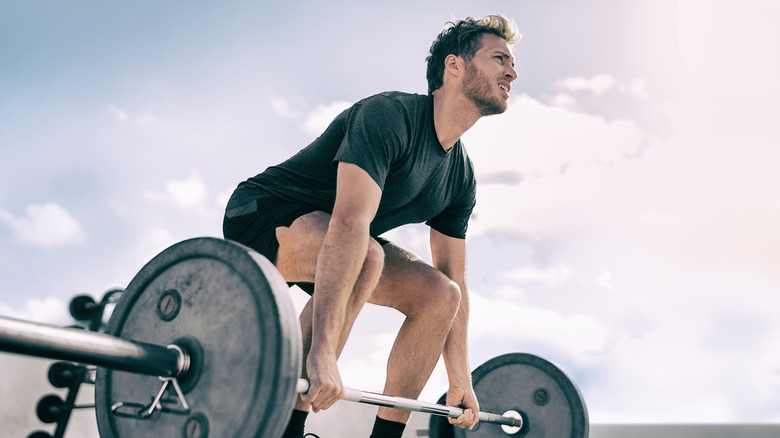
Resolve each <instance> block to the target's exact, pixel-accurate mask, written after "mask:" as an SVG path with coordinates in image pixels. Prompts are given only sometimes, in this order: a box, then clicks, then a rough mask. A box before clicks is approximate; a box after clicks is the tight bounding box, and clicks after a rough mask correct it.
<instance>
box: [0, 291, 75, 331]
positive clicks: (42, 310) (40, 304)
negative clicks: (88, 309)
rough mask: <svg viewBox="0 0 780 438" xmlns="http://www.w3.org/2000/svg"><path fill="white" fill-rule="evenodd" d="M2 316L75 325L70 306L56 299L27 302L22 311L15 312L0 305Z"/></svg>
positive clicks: (2, 304) (8, 307)
mask: <svg viewBox="0 0 780 438" xmlns="http://www.w3.org/2000/svg"><path fill="white" fill-rule="evenodd" d="M0 315H5V316H8V317H11V318H17V319H23V320H26V321H34V322H42V323H46V324H53V325H67V324H72V323H73V318H72V317H71V316H70V312H69V310H68V305H66V304H65V303H64V302H62V301H61V300H59V299H58V298H54V297H46V298H34V299H30V300H27V301H25V303H24V308H23V309H22V310H14V309H12V308H11V307H10V306H8V305H6V304H4V303H0Z"/></svg>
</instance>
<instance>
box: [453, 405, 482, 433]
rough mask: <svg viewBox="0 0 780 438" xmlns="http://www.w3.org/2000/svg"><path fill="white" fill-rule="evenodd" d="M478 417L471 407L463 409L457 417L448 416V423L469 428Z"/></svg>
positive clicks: (475, 422) (474, 423)
mask: <svg viewBox="0 0 780 438" xmlns="http://www.w3.org/2000/svg"><path fill="white" fill-rule="evenodd" d="M478 420H479V418H478V417H477V416H476V415H474V411H472V410H471V409H465V410H464V411H463V413H462V414H461V415H460V416H459V417H458V418H449V422H450V424H452V425H454V426H458V427H460V428H461V429H467V428H468V429H469V430H471V429H472V428H473V427H474V425H476V424H477V421H478Z"/></svg>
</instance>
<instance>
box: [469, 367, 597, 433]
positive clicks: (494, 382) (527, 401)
mask: <svg viewBox="0 0 780 438" xmlns="http://www.w3.org/2000/svg"><path fill="white" fill-rule="evenodd" d="M472 380H473V382H474V391H475V392H476V394H477V399H478V400H479V408H480V409H483V410H485V411H486V412H493V413H495V414H499V415H503V414H504V413H505V412H507V411H509V410H514V411H517V412H520V413H521V415H523V419H524V421H525V426H524V427H523V429H522V430H521V431H520V432H518V433H515V434H514V435H510V434H507V433H506V432H504V430H503V429H502V428H501V426H500V425H497V424H488V423H478V427H476V428H475V430H472V431H469V430H464V429H460V428H458V427H456V428H454V432H455V437H456V438H465V437H468V438H478V437H507V436H513V437H518V438H519V437H523V438H586V437H587V436H588V433H589V423H588V410H587V407H586V406H585V401H584V400H583V398H582V395H581V394H580V391H579V389H577V386H576V385H575V384H574V382H573V381H572V380H571V379H570V378H569V376H568V375H566V373H565V372H564V371H562V370H561V369H560V368H558V367H557V366H555V365H554V364H552V363H551V362H549V361H547V360H545V359H542V358H541V357H538V356H534V355H532V354H526V353H510V354H505V355H502V356H498V357H495V358H493V359H490V360H489V361H487V362H485V363H484V364H482V365H480V366H479V367H477V369H475V370H474V372H473V373H472Z"/></svg>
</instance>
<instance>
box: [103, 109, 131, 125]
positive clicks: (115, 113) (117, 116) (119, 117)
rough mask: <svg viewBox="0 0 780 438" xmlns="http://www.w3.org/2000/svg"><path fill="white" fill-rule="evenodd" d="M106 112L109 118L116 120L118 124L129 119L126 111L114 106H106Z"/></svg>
mask: <svg viewBox="0 0 780 438" xmlns="http://www.w3.org/2000/svg"><path fill="white" fill-rule="evenodd" d="M108 112H109V114H111V116H112V117H113V118H114V120H116V121H118V122H122V123H124V122H126V121H127V120H128V118H129V116H128V115H127V111H125V110H123V109H120V108H117V107H116V106H114V105H109V106H108Z"/></svg>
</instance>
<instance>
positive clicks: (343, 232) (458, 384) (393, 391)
mask: <svg viewBox="0 0 780 438" xmlns="http://www.w3.org/2000/svg"><path fill="white" fill-rule="evenodd" d="M449 24H450V26H449V27H447V28H445V29H444V30H443V31H442V33H441V34H439V36H438V37H437V39H436V40H435V41H434V43H433V44H432V46H431V51H430V56H428V58H427V62H428V68H427V77H428V95H427V96H422V95H414V94H406V93H400V92H388V93H382V94H379V95H375V96H371V97H369V98H366V99H364V100H362V101H360V102H358V103H356V104H355V105H354V106H352V107H351V108H349V109H347V110H346V111H344V112H343V113H341V114H340V115H339V116H338V117H336V119H334V121H333V122H332V123H331V124H330V126H329V127H328V128H327V129H326V130H325V132H324V133H323V134H322V135H321V136H320V137H319V138H317V139H316V140H315V141H314V142H313V143H311V144H310V145H309V146H307V147H306V148H304V149H303V150H301V151H300V152H298V153H297V154H296V155H295V156H293V157H292V158H290V159H289V160H287V161H285V162H284V163H282V164H280V165H278V166H274V167H270V168H268V169H267V170H266V171H265V172H263V173H261V174H260V175H257V176H256V177H253V178H250V179H249V180H247V181H245V182H243V183H241V184H240V185H239V186H238V188H237V189H236V191H235V192H234V193H233V196H232V197H231V199H230V201H229V203H228V206H227V210H226V213H225V221H224V234H225V238H227V239H232V240H236V241H238V242H241V243H244V244H246V245H248V246H250V247H252V248H255V249H256V250H258V251H259V252H260V253H262V254H264V255H265V256H266V257H268V258H269V260H271V261H273V262H274V264H275V265H276V267H277V268H278V269H279V271H280V272H281V273H282V275H283V276H284V278H285V279H286V280H287V281H288V282H290V283H310V282H313V283H314V289H313V292H310V293H311V294H312V299H311V300H309V302H308V304H307V305H306V306H305V307H304V309H303V311H302V313H301V316H300V323H301V328H302V332H303V341H304V360H305V366H304V377H306V378H308V379H309V380H310V381H311V386H310V390H309V392H308V393H307V394H306V395H303V396H301V397H300V398H299V399H298V401H297V403H296V410H295V411H294V412H293V416H292V419H291V421H290V425H289V426H288V429H287V432H286V434H285V436H289V437H299V438H300V437H301V436H303V424H304V421H305V418H306V415H307V414H308V411H309V409H312V410H313V411H314V412H318V411H319V410H321V409H327V408H329V407H330V406H331V405H332V404H333V403H334V402H336V401H337V400H338V399H339V398H341V396H342V395H343V393H344V390H343V385H342V382H341V377H340V375H339V372H338V369H337V365H336V360H337V358H338V356H339V354H340V353H341V350H342V348H343V347H344V343H345V342H346V340H347V336H348V334H349V332H350V329H351V327H352V324H353V322H354V321H355V318H356V317H357V315H358V312H359V311H360V309H361V307H362V306H363V304H364V303H366V302H371V303H375V304H379V305H383V306H388V307H393V308H395V309H398V310H399V311H400V312H402V313H403V314H404V315H406V319H405V321H404V323H403V325H402V326H401V329H400V331H399V333H398V336H397V338H396V340H395V344H394V345H393V348H392V351H391V353H390V357H389V359H388V364H387V380H386V383H385V388H384V392H385V393H386V394H390V395H396V396H401V397H407V398H417V397H418V396H419V394H420V392H421V391H422V389H423V387H424V386H425V383H426V382H427V380H428V378H429V377H430V374H431V372H432V371H433V368H434V366H435V365H436V362H437V361H438V358H439V356H440V355H443V357H444V363H445V365H446V369H447V374H448V378H449V390H448V393H447V404H448V405H460V406H462V407H464V408H465V411H464V413H463V415H461V416H460V417H459V418H457V419H452V420H450V421H451V422H452V423H453V424H455V425H457V426H459V427H464V428H465V427H468V428H472V427H473V426H474V425H475V424H476V422H477V420H478V418H477V416H478V413H479V405H478V402H477V399H476V396H475V394H474V390H473V387H472V382H471V374H470V367H469V362H468V349H467V324H468V312H469V300H468V292H467V289H466V278H465V271H466V262H465V258H466V247H465V236H466V228H467V224H468V219H469V217H470V215H471V212H472V209H473V208H474V205H475V202H476V201H475V199H476V197H475V185H476V183H475V180H474V172H473V168H472V164H471V161H470V160H469V158H468V155H467V154H466V150H465V149H464V147H463V144H462V143H461V141H460V137H461V135H462V134H463V133H464V132H466V130H468V129H469V128H470V127H471V126H473V125H474V123H476V121H477V120H478V119H479V118H481V117H483V116H487V115H491V114H499V113H502V112H504V111H505V110H506V107H507V100H508V98H509V89H510V87H511V83H512V81H514V80H515V79H516V77H517V74H516V72H515V70H514V58H513V56H512V52H511V50H510V46H511V45H512V44H514V42H515V38H516V36H515V29H514V25H513V24H511V23H510V22H509V21H508V20H507V19H506V18H504V17H503V16H488V17H485V18H484V19H480V20H475V19H473V18H467V19H465V20H460V21H457V22H455V23H449ZM420 222H425V223H426V224H428V225H429V226H430V227H431V231H430V245H431V253H432V258H433V266H430V265H428V264H426V263H424V262H423V261H422V260H421V259H419V258H418V257H416V256H414V255H413V254H411V253H409V252H408V251H406V250H404V249H403V248H401V247H399V246H397V245H395V244H393V243H391V242H388V241H387V240H385V239H382V238H381V237H379V235H380V234H382V233H384V232H386V231H388V230H390V229H393V228H396V227H398V226H400V225H403V224H408V223H420ZM409 414H410V413H409V412H408V411H402V410H396V409H391V408H384V407H382V408H379V411H378V413H377V418H376V420H375V423H374V429H373V432H372V435H371V437H372V438H384V437H400V436H401V434H402V433H403V429H404V426H405V423H406V421H407V420H408V418H409Z"/></svg>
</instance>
